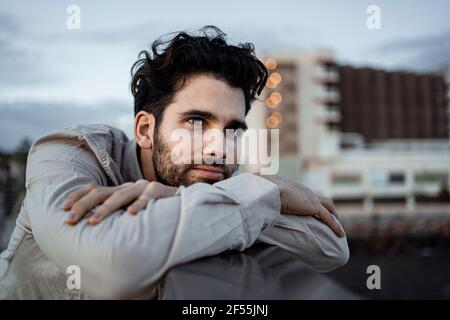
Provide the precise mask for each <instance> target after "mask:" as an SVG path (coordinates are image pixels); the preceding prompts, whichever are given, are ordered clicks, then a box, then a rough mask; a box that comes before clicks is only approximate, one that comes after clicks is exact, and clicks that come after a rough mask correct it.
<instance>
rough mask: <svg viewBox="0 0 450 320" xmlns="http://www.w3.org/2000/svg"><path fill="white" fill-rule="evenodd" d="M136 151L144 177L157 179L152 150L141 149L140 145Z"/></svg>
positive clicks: (151, 179) (152, 179)
mask: <svg viewBox="0 0 450 320" xmlns="http://www.w3.org/2000/svg"><path fill="white" fill-rule="evenodd" d="M136 152H137V156H138V159H139V166H140V167H141V171H142V175H143V176H144V179H145V180H148V181H157V179H156V175H155V169H154V166H153V157H152V150H149V149H141V148H140V147H139V145H138V146H137V150H136Z"/></svg>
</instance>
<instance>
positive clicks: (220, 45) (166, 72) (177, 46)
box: [131, 26, 268, 125]
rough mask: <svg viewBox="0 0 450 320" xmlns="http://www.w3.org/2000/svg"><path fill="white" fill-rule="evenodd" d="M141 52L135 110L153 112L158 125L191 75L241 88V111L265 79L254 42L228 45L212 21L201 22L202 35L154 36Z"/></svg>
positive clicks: (133, 89)
mask: <svg viewBox="0 0 450 320" xmlns="http://www.w3.org/2000/svg"><path fill="white" fill-rule="evenodd" d="M141 57H142V58H141ZM139 58H140V59H139V60H137V61H136V62H135V63H134V65H133V67H132V68H131V75H132V80H131V92H132V94H133V96H134V113H135V115H136V114H137V113H138V112H139V111H141V110H144V111H147V112H150V113H152V114H153V115H154V116H155V118H156V120H157V125H158V124H159V122H160V120H161V118H162V116H163V114H164V110H165V108H166V107H167V105H169V104H170V103H171V102H172V99H173V97H174V95H175V94H176V92H177V91H179V90H181V89H182V88H183V86H184V84H185V82H186V80H187V78H188V77H189V76H192V75H196V74H203V73H207V74H212V75H214V76H215V77H216V78H218V79H221V80H223V81H225V82H226V83H228V84H229V85H230V86H232V87H235V88H241V89H242V90H243V92H244V96H245V114H247V113H248V111H249V110H250V104H251V102H252V101H254V100H255V99H256V96H257V95H259V94H260V93H261V91H262V90H263V88H264V85H265V83H266V81H267V74H268V72H267V69H266V67H265V66H264V64H263V63H262V62H261V61H260V60H259V59H258V58H257V57H256V56H255V47H254V46H253V44H251V43H240V44H239V45H238V46H234V45H229V44H227V42H226V34H225V33H223V32H222V31H221V30H220V29H219V28H217V27H215V26H206V27H203V28H201V29H200V35H192V34H189V33H186V32H177V33H176V35H175V36H174V37H172V38H171V39H169V40H163V39H162V38H160V39H158V40H156V41H155V42H153V44H152V47H151V52H150V50H149V51H146V50H144V51H141V52H140V54H139Z"/></svg>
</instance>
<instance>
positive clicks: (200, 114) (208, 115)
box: [179, 110, 247, 131]
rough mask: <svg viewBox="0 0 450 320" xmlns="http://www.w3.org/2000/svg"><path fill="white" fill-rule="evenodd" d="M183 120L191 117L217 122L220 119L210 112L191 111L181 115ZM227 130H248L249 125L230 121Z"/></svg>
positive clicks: (235, 120) (226, 126)
mask: <svg viewBox="0 0 450 320" xmlns="http://www.w3.org/2000/svg"><path fill="white" fill-rule="evenodd" d="M179 115H180V117H181V118H190V117H201V118H203V119H205V120H210V121H217V120H218V118H217V116H216V115H215V114H213V113H211V112H209V111H203V110H189V111H184V112H181V113H179ZM225 129H234V130H237V129H242V130H244V131H245V130H247V124H246V123H245V121H242V120H239V119H233V120H231V121H229V122H228V123H227V124H226V125H225Z"/></svg>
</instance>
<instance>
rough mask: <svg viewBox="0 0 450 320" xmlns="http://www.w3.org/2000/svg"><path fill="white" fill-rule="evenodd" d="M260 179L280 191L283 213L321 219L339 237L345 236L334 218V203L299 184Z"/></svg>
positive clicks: (285, 180)
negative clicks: (275, 186)
mask: <svg viewBox="0 0 450 320" xmlns="http://www.w3.org/2000/svg"><path fill="white" fill-rule="evenodd" d="M260 177H262V178H264V179H267V180H269V181H271V182H273V183H275V184H276V185H277V186H278V188H279V189H280V197H281V212H282V213H284V214H293V215H300V216H313V217H316V218H319V219H320V220H321V221H323V222H324V223H325V224H327V225H328V226H329V227H330V228H331V229H332V230H333V231H334V233H336V234H337V235H338V236H339V237H343V236H345V232H344V230H343V229H342V228H341V226H340V225H339V224H338V223H337V222H336V219H334V218H333V215H334V216H336V217H337V213H336V208H335V207H334V204H333V201H331V200H330V199H328V198H326V197H323V196H320V195H318V194H316V193H315V192H313V191H312V190H311V189H309V188H307V187H305V186H303V185H301V184H299V183H296V182H294V181H290V180H288V179H285V178H282V177H279V176H260Z"/></svg>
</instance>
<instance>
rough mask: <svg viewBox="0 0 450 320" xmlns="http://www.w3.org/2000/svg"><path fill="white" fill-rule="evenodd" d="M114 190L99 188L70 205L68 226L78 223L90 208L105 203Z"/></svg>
mask: <svg viewBox="0 0 450 320" xmlns="http://www.w3.org/2000/svg"><path fill="white" fill-rule="evenodd" d="M114 190H115V189H114V188H101V187H100V188H98V187H97V188H94V189H92V190H91V191H90V192H89V193H88V194H86V195H85V196H83V197H82V198H81V199H79V200H78V201H76V202H75V203H74V204H73V205H72V208H71V209H70V212H69V216H68V218H67V220H66V222H67V223H69V224H76V223H78V222H79V221H80V220H81V219H82V218H83V217H84V216H85V215H86V213H88V212H89V211H90V210H91V209H92V208H94V207H95V206H96V205H98V204H100V203H102V202H103V201H105V199H107V198H108V196H109V195H110V194H111V193H112V192H113V191H114Z"/></svg>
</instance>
